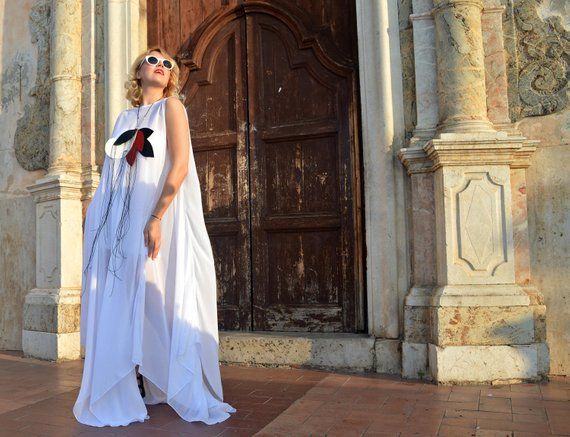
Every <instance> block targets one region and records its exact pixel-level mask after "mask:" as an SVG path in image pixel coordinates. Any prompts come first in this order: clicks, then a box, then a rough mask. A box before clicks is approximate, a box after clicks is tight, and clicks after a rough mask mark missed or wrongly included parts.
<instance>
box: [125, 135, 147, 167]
mask: <svg viewBox="0 0 570 437" xmlns="http://www.w3.org/2000/svg"><path fill="white" fill-rule="evenodd" d="M143 145H144V134H143V133H142V132H141V131H140V130H138V129H137V132H136V134H135V139H134V141H133V145H132V146H131V150H129V153H127V156H126V159H127V162H128V163H129V165H131V166H132V165H133V164H134V162H135V159H136V157H137V153H138V152H140V151H141V150H142V149H143Z"/></svg>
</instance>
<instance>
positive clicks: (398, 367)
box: [374, 340, 402, 375]
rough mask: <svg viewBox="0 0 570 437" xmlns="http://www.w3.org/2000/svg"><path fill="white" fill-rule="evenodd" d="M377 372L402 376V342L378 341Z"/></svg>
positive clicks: (376, 353)
mask: <svg viewBox="0 0 570 437" xmlns="http://www.w3.org/2000/svg"><path fill="white" fill-rule="evenodd" d="M374 349H375V355H376V365H375V367H376V372H377V373H389V374H394V375H400V374H401V373H402V364H401V363H402V354H401V352H400V349H401V346H400V340H376V343H375V344H374Z"/></svg>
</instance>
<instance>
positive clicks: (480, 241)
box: [424, 0, 540, 383]
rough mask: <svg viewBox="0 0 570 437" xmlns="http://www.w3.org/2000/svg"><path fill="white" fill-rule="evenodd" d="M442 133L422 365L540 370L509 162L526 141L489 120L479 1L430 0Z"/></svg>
mask: <svg viewBox="0 0 570 437" xmlns="http://www.w3.org/2000/svg"><path fill="white" fill-rule="evenodd" d="M434 5H435V9H434V17H435V22H436V49H437V59H438V79H439V80H438V93H439V103H440V122H439V125H438V132H439V135H438V136H437V137H436V138H434V139H433V140H431V141H429V142H428V143H427V144H426V146H425V147H424V150H425V152H426V153H427V155H428V158H429V159H430V161H431V162H432V169H433V171H434V178H435V179H434V180H435V182H434V200H435V216H436V258H437V263H436V264H437V289H436V290H435V292H434V294H433V296H432V297H431V309H430V344H429V353H428V355H429V356H428V360H429V368H430V372H431V375H432V377H433V378H434V379H435V380H437V381H438V382H445V383H471V382H477V383H481V382H492V381H497V380H503V381H511V380H532V379H536V378H537V377H538V376H539V374H540V369H539V361H540V358H539V354H540V349H539V346H538V344H537V341H536V339H535V329H534V317H533V310H532V308H531V307H530V299H529V296H528V294H527V293H525V292H524V290H523V289H522V288H521V287H520V285H518V284H517V283H516V275H515V266H516V262H515V257H516V256H517V254H516V252H515V250H514V237H513V235H514V232H513V214H512V193H511V179H510V178H511V168H510V167H511V165H513V163H515V162H516V161H517V160H518V159H519V157H520V156H521V154H525V153H527V152H528V148H529V144H528V143H529V142H528V141H527V140H526V139H525V138H523V137H521V136H516V135H510V136H509V135H507V134H506V133H505V132H497V131H495V130H494V128H493V125H492V124H491V122H490V121H489V120H488V118H487V98H486V95H487V94H486V84H485V68H484V67H485V63H484V59H485V58H484V50H483V44H482V40H483V37H482V32H481V28H482V27H481V11H482V1H481V0H435V1H434Z"/></svg>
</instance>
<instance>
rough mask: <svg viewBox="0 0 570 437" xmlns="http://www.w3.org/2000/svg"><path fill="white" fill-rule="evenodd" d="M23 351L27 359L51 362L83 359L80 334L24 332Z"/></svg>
mask: <svg viewBox="0 0 570 437" xmlns="http://www.w3.org/2000/svg"><path fill="white" fill-rule="evenodd" d="M22 350H23V352H24V356H25V357H29V358H39V359H41V360H50V361H58V362H59V361H67V360H77V359H79V358H81V354H80V350H79V332H69V333H63V334H56V333H52V332H40V331H28V330H25V329H24V330H23V331H22Z"/></svg>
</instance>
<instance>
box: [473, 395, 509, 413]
mask: <svg viewBox="0 0 570 437" xmlns="http://www.w3.org/2000/svg"><path fill="white" fill-rule="evenodd" d="M479 411H492V412H496V413H511V412H512V410H511V400H510V399H507V398H496V399H488V398H487V399H482V400H481V403H480V404H479Z"/></svg>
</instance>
